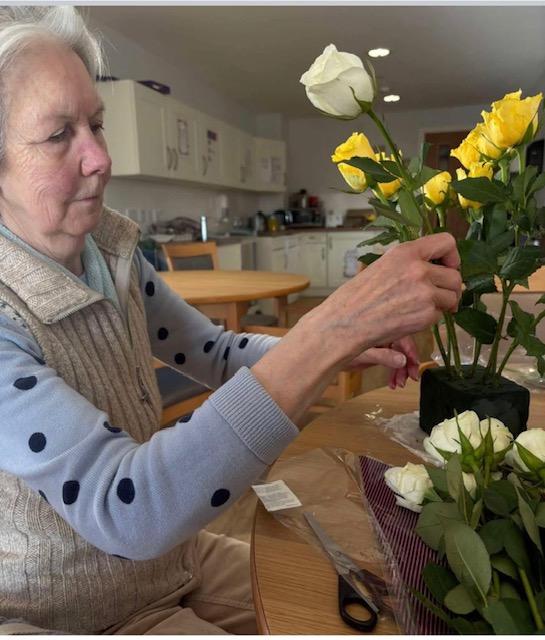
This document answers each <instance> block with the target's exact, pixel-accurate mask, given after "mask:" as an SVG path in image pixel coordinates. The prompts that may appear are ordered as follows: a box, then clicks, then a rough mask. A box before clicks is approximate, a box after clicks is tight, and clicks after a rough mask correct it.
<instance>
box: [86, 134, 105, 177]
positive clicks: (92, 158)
mask: <svg viewBox="0 0 545 640" xmlns="http://www.w3.org/2000/svg"><path fill="white" fill-rule="evenodd" d="M111 165H112V160H111V158H110V156H109V154H108V149H107V147H106V142H105V140H104V138H103V137H102V136H89V137H87V138H86V140H85V142H84V143H83V149H82V156H81V172H82V174H83V175H84V176H89V175H92V174H93V173H98V174H101V175H103V174H105V173H107V172H109V171H110V168H111Z"/></svg>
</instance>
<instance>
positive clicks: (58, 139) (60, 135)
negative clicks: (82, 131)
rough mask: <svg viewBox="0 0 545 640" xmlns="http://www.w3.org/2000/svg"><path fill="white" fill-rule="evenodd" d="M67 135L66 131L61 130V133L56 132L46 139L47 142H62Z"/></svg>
mask: <svg viewBox="0 0 545 640" xmlns="http://www.w3.org/2000/svg"><path fill="white" fill-rule="evenodd" d="M67 134H68V130H67V129H62V130H61V131H57V133H54V134H53V135H52V136H49V138H48V139H47V141H48V142H62V141H63V140H64V139H65V138H66V136H67Z"/></svg>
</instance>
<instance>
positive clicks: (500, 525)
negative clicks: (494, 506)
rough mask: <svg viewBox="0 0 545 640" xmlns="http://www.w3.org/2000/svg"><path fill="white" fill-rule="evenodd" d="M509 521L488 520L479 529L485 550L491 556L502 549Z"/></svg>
mask: <svg viewBox="0 0 545 640" xmlns="http://www.w3.org/2000/svg"><path fill="white" fill-rule="evenodd" d="M508 523H509V521H508V520H504V519H503V518H502V519H498V520H489V521H488V522H486V523H485V524H483V526H482V527H481V528H480V529H479V535H480V536H481V539H482V541H483V542H484V546H485V547H486V550H487V551H488V553H490V554H491V555H492V554H493V553H499V552H500V551H501V550H502V549H503V535H504V532H505V529H506V527H507V525H508Z"/></svg>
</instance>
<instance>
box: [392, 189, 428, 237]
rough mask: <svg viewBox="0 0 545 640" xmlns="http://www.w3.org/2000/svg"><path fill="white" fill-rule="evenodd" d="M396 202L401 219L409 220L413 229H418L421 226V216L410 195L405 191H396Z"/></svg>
mask: <svg viewBox="0 0 545 640" xmlns="http://www.w3.org/2000/svg"><path fill="white" fill-rule="evenodd" d="M397 202H398V204H399V208H400V209H401V213H402V214H403V217H404V218H406V219H407V220H410V223H411V225H412V226H413V227H418V228H420V227H421V226H422V214H421V212H420V209H419V208H418V206H417V205H416V203H415V201H414V200H413V198H412V197H411V195H410V193H409V192H408V191H405V189H400V191H398V199H397Z"/></svg>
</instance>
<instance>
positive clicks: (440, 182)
mask: <svg viewBox="0 0 545 640" xmlns="http://www.w3.org/2000/svg"><path fill="white" fill-rule="evenodd" d="M451 180H452V176H451V175H450V173H449V172H448V171H442V172H441V173H438V174H437V175H436V176H433V178H431V179H430V180H428V181H427V182H426V184H425V185H424V195H425V196H426V198H428V200H431V201H432V202H433V204H443V202H444V201H445V198H446V197H447V195H448V189H449V184H450V182H451Z"/></svg>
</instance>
